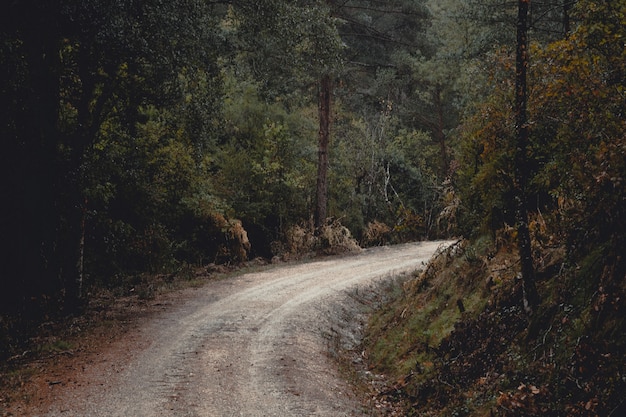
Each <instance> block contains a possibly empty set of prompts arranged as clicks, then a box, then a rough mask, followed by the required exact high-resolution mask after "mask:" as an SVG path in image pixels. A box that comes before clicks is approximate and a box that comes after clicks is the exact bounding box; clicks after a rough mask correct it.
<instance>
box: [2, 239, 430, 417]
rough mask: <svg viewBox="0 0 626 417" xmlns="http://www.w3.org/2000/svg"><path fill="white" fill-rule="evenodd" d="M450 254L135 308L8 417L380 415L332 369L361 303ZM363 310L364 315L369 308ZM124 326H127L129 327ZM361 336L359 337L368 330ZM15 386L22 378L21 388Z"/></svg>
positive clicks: (27, 382)
mask: <svg viewBox="0 0 626 417" xmlns="http://www.w3.org/2000/svg"><path fill="white" fill-rule="evenodd" d="M440 245H441V242H424V243H416V244H408V245H401V246H395V247H384V248H376V249H372V250H367V251H363V252H362V253H361V254H358V255H355V256H350V257H340V258H329V259H325V260H319V261H314V262H308V263H304V264H297V265H291V264H290V265H283V266H280V267H272V268H268V269H266V270H263V271H259V272H252V273H246V274H241V275H238V276H235V277H231V278H229V279H224V280H219V281H215V282H211V283H209V284H207V285H204V286H202V287H200V288H189V289H185V290H182V291H177V292H175V293H170V294H166V295H163V296H159V297H157V298H155V299H154V300H150V301H143V302H142V303H136V300H135V302H132V301H131V300H129V301H128V305H127V306H126V307H127V308H126V310H124V309H122V311H125V315H122V317H121V320H113V319H110V320H109V319H107V316H106V312H103V313H102V315H103V321H102V324H101V325H99V326H97V327H96V328H94V329H92V330H91V331H89V332H87V333H86V334H84V335H82V336H81V337H77V338H76V339H75V340H73V341H72V342H71V343H70V345H71V346H69V347H68V349H66V350H65V351H59V352H55V353H54V354H51V355H50V356H49V357H47V358H42V359H39V360H37V361H35V362H33V363H30V365H29V368H28V369H29V370H26V371H22V373H21V375H22V377H23V378H22V381H20V380H19V378H18V379H17V380H15V381H14V383H13V385H12V388H11V391H10V392H5V393H3V395H2V402H0V410H2V412H3V414H4V415H15V416H18V415H19V416H27V415H32V416H35V415H42V416H43V415H47V416H83V415H89V416H127V415H134V416H170V415H172V416H173V415H175V416H187V415H189V416H216V415H223V416H226V415H246V416H272V415H275V416H299V415H319V416H322V415H328V416H342V415H343V416H358V415H371V412H370V411H369V410H367V409H366V408H367V407H364V406H363V403H362V401H361V398H360V397H359V395H357V394H356V393H355V392H354V391H353V389H352V387H351V386H350V384H348V383H347V382H346V381H345V379H343V378H342V377H341V375H340V372H339V371H338V369H337V367H336V364H335V363H334V362H333V360H332V359H330V358H329V354H328V353H329V348H332V344H333V343H336V340H339V339H337V338H336V337H335V336H334V335H335V334H338V333H342V334H343V335H342V337H341V338H340V340H343V341H346V340H348V341H349V340H350V337H351V336H350V335H351V334H353V330H347V328H348V327H350V326H349V325H347V324H346V323H345V321H342V320H341V317H348V318H350V321H351V322H352V323H353V324H352V325H353V326H356V327H358V326H359V325H360V322H359V320H354V317H357V315H358V314H360V312H359V311H357V309H359V308H360V307H359V303H354V302H352V303H350V302H346V300H349V299H350V291H349V290H352V291H358V290H356V288H359V287H367V286H372V285H376V284H377V283H379V282H380V281H381V280H384V279H385V278H388V277H390V276H391V275H393V274H400V273H404V272H406V271H410V270H414V269H416V268H419V267H420V266H421V265H422V264H423V263H424V262H426V261H427V260H428V259H429V258H430V256H431V255H432V253H433V252H434V251H435V250H436V249H437V247H439V246H440ZM361 307H362V306H361ZM119 318H120V317H118V319H119ZM356 331H358V329H356ZM341 343H344V342H341ZM12 377H13V378H14V377H15V375H13V376H12Z"/></svg>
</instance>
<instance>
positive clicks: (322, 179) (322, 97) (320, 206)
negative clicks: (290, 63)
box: [315, 75, 332, 232]
mask: <svg viewBox="0 0 626 417" xmlns="http://www.w3.org/2000/svg"><path fill="white" fill-rule="evenodd" d="M331 94H332V88H331V79H330V75H324V76H323V77H322V79H321V82H320V90H319V101H318V110H319V122H320V130H319V149H318V165H317V188H316V201H315V230H316V232H319V231H320V230H321V228H322V227H323V226H324V223H325V222H326V208H327V205H328V179H327V174H328V144H329V142H330V104H331Z"/></svg>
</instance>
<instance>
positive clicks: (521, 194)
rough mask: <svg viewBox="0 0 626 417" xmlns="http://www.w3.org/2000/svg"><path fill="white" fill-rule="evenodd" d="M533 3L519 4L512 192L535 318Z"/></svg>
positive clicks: (529, 307) (522, 0) (527, 300)
mask: <svg viewBox="0 0 626 417" xmlns="http://www.w3.org/2000/svg"><path fill="white" fill-rule="evenodd" d="M529 5H530V0H519V1H518V16H517V48H516V55H515V107H514V114H515V157H514V174H513V190H514V195H515V206H516V207H515V208H516V212H515V213H516V216H515V217H516V221H517V239H518V249H519V255H520V262H521V268H522V288H523V298H524V300H523V302H524V309H525V310H526V312H527V313H528V314H532V312H533V310H534V309H535V307H536V306H537V304H538V294H537V289H536V288H535V267H534V265H533V257H532V249H531V242H530V232H529V230H528V201H527V195H526V192H527V190H526V189H527V184H528V177H529V172H528V161H527V152H528V146H529V126H528V116H527V107H528V91H527V74H528V62H529V51H528V8H529Z"/></svg>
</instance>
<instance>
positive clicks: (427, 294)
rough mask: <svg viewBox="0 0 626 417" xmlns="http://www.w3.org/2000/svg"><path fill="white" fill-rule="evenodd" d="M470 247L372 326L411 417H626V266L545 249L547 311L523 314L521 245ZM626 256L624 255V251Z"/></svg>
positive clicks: (392, 394)
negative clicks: (520, 272) (625, 300)
mask: <svg viewBox="0 0 626 417" xmlns="http://www.w3.org/2000/svg"><path fill="white" fill-rule="evenodd" d="M496 241H497V242H498V244H497V245H496V244H495V243H494V242H492V240H491V239H487V238H483V239H478V240H475V241H473V242H471V243H470V242H468V241H465V240H463V241H459V242H458V243H457V244H455V245H453V246H452V247H450V248H449V249H447V250H446V251H443V252H441V253H440V254H439V255H438V256H437V257H436V259H435V260H434V261H433V263H432V264H430V265H429V267H428V269H426V270H425V271H423V272H422V273H421V274H420V275H419V276H417V277H414V278H411V279H409V280H408V281H404V282H402V283H401V284H398V285H399V287H398V288H397V289H396V292H397V294H396V295H397V296H396V297H395V299H394V301H392V302H390V303H389V304H387V305H386V306H385V307H383V308H381V309H379V311H378V312H377V313H376V314H374V315H373V316H372V318H371V321H370V323H369V327H368V331H367V334H366V338H365V341H364V343H365V350H366V352H367V357H368V361H369V366H370V370H371V371H372V372H374V373H377V374H384V375H386V377H387V380H388V381H389V382H388V385H387V386H386V388H385V389H383V390H380V391H381V393H379V395H380V396H382V397H384V398H383V400H384V401H386V402H396V403H397V404H400V405H401V407H402V408H403V409H404V413H405V415H407V416H535V415H541V416H546V417H547V416H613V417H615V416H621V415H626V400H625V398H626V397H625V394H626V361H625V360H624V359H625V358H626V355H625V354H626V321H625V320H626V314H625V313H626V311H625V305H624V296H625V294H626V291H625V284H624V279H623V278H624V263H623V261H622V259H621V256H620V255H619V254H617V253H616V251H615V250H614V248H613V247H611V245H610V244H608V243H607V244H606V245H603V246H602V245H601V246H598V247H596V248H594V250H591V251H589V252H588V253H587V254H586V255H584V256H581V257H580V258H577V261H576V262H574V260H573V257H572V256H570V255H569V254H566V251H565V250H564V249H563V248H562V247H560V246H553V247H543V248H538V249H537V251H536V252H535V258H536V259H535V262H536V263H537V266H538V270H537V278H538V282H537V284H538V289H539V291H540V294H541V297H542V301H541V305H540V307H539V308H538V310H537V312H536V313H535V314H534V316H532V317H528V316H526V315H525V313H524V312H523V309H522V308H521V302H520V300H521V299H522V296H521V291H522V290H521V282H520V280H519V279H518V278H517V277H518V270H519V258H518V256H517V255H516V251H515V249H514V248H515V245H514V244H513V243H512V241H511V239H510V238H507V237H506V236H504V238H503V236H500V237H499V239H496ZM617 252H619V251H617Z"/></svg>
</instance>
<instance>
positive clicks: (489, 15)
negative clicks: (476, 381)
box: [0, 0, 626, 415]
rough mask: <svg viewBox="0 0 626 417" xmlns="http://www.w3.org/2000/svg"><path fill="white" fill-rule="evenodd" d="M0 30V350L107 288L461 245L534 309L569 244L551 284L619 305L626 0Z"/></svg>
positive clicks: (412, 0) (234, 6)
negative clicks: (391, 248)
mask: <svg viewBox="0 0 626 417" xmlns="http://www.w3.org/2000/svg"><path fill="white" fill-rule="evenodd" d="M0 21H1V24H0V63H1V71H2V74H1V77H0V94H1V98H0V106H1V107H0V135H1V137H2V143H3V150H2V152H1V153H0V158H1V161H0V169H1V170H2V171H1V172H0V178H1V180H0V185H1V187H2V189H1V193H2V196H3V201H4V203H3V204H2V205H1V208H0V210H1V213H0V233H1V235H2V236H3V238H4V241H5V244H4V245H3V247H4V248H3V250H2V251H0V252H1V254H2V255H1V256H2V258H1V259H2V262H1V265H2V269H1V270H0V277H1V278H0V285H1V290H0V331H1V333H0V345H1V346H2V348H1V349H0V357H7V356H9V355H11V354H12V353H14V351H15V349H17V348H18V347H19V346H20V343H22V342H23V339H24V338H26V337H27V335H24V334H22V333H21V330H20V329H24V328H26V327H28V325H27V324H28V323H37V322H38V321H42V320H47V319H49V318H50V317H54V316H67V315H72V314H78V313H80V311H81V310H82V309H83V308H84V307H85V306H86V305H87V304H88V303H89V298H90V295H91V294H92V293H93V292H94V291H95V289H97V288H109V289H110V288H122V289H124V288H129V283H132V282H137V280H142V281H146V280H147V281H149V280H150V279H151V277H154V276H175V275H177V274H184V273H185V271H187V270H189V269H190V268H194V267H198V266H203V265H208V264H237V263H241V262H244V261H247V260H250V259H254V258H264V259H268V260H269V259H273V258H278V259H293V258H296V257H298V256H301V255H302V254H304V253H308V252H316V253H337V252H340V251H341V250H342V248H344V247H345V246H346V245H349V244H358V245H360V246H361V247H367V246H374V245H383V244H393V243H400V242H408V241H417V240H424V239H435V238H445V237H452V236H462V237H464V238H466V239H470V240H474V241H483V240H484V239H486V240H487V241H489V242H491V243H490V245H491V246H494V247H497V246H498V245H501V246H502V244H503V241H504V240H503V239H505V238H503V236H506V239H509V240H510V241H511V242H512V243H511V244H512V245H513V246H515V248H516V252H515V253H516V254H517V255H516V256H517V261H516V262H517V263H518V264H519V279H520V282H521V283H522V289H521V292H520V296H519V303H520V305H523V309H524V311H525V314H526V315H527V316H531V317H532V316H533V314H534V313H536V312H537V311H543V310H541V308H542V307H541V306H542V305H545V300H546V297H545V294H542V291H541V290H542V289H545V285H544V284H541V280H542V279H543V280H545V279H546V276H545V274H546V272H545V271H544V270H541V268H540V267H541V266H542V265H543V264H542V262H544V261H545V259H546V258H547V254H548V253H553V252H554V251H555V250H556V249H558V250H560V251H562V253H563V255H562V257H561V258H560V259H562V262H561V263H559V264H558V265H557V266H558V267H555V268H556V270H554V271H550V273H551V274H557V273H560V274H568V273H569V274H575V275H576V276H577V277H578V279H577V280H575V281H572V282H575V283H576V285H580V286H583V287H585V288H586V290H585V291H586V292H584V293H585V294H587V293H588V292H589V293H592V294H593V297H592V300H593V301H592V304H593V308H594V309H595V312H596V313H597V314H599V315H600V314H601V313H602V314H605V315H608V316H610V317H619V314H622V315H623V313H624V297H626V287H625V282H624V281H625V280H624V278H625V276H626V261H625V260H624V254H623V250H624V248H626V242H625V237H626V220H625V219H626V217H625V215H626V213H624V211H625V209H626V201H625V200H626V184H625V183H624V181H625V178H624V175H625V173H626V133H625V132H626V117H625V110H626V47H625V45H626V44H625V42H626V1H624V0H617V1H607V0H542V1H529V0H519V1H517V2H514V1H503V0H480V1H478V0H437V1H436V0H389V1H377V0H347V1H346V0H342V1H339V0H326V1H322V0H291V1H288V0H256V1H253V0H231V1H229V0H224V1H217V0H215V1H214V0H170V1H164V0H142V1H140V0H108V1H103V0H83V1H73V0H55V1H46V2H41V1H35V0H15V1H10V2H9V3H8V4H7V5H6V6H5V7H4V10H3V12H2V15H1V17H0ZM481 239H483V240H481ZM542 271H543V272H542ZM542 274H544V275H542ZM537 282H539V283H540V284H541V285H536V283H537ZM587 290H588V291H587ZM542 295H543V297H542ZM569 296H571V297H576V291H573V294H571V295H569ZM569 296H568V297H569ZM564 297H565V296H564ZM542 300H543V301H542ZM567 300H569V298H568V299H567ZM567 300H561V301H560V305H561V306H562V305H565V304H566V303H567ZM542 302H543V304H542ZM555 303H557V302H556V301H555ZM557 305H558V303H557ZM609 312H611V313H609ZM535 317H536V315H535ZM603 319H604V318H603ZM603 319H602V320H603ZM598 320H601V319H598ZM621 320H622V321H621V322H619V323H622V322H623V320H624V319H623V318H622V319H621ZM597 323H600V321H598V322H597ZM613 324H615V323H613ZM621 325H623V323H622V324H621ZM625 343H626V341H623V340H622V341H620V342H619V343H618V344H617V345H616V346H617V347H615V349H617V350H616V352H618V355H621V357H622V358H623V355H624V352H626V350H625V349H626V344H625ZM622 370H623V369H622ZM621 378H622V379H623V378H625V377H624V375H623V374H621ZM605 415H608V414H605Z"/></svg>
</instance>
